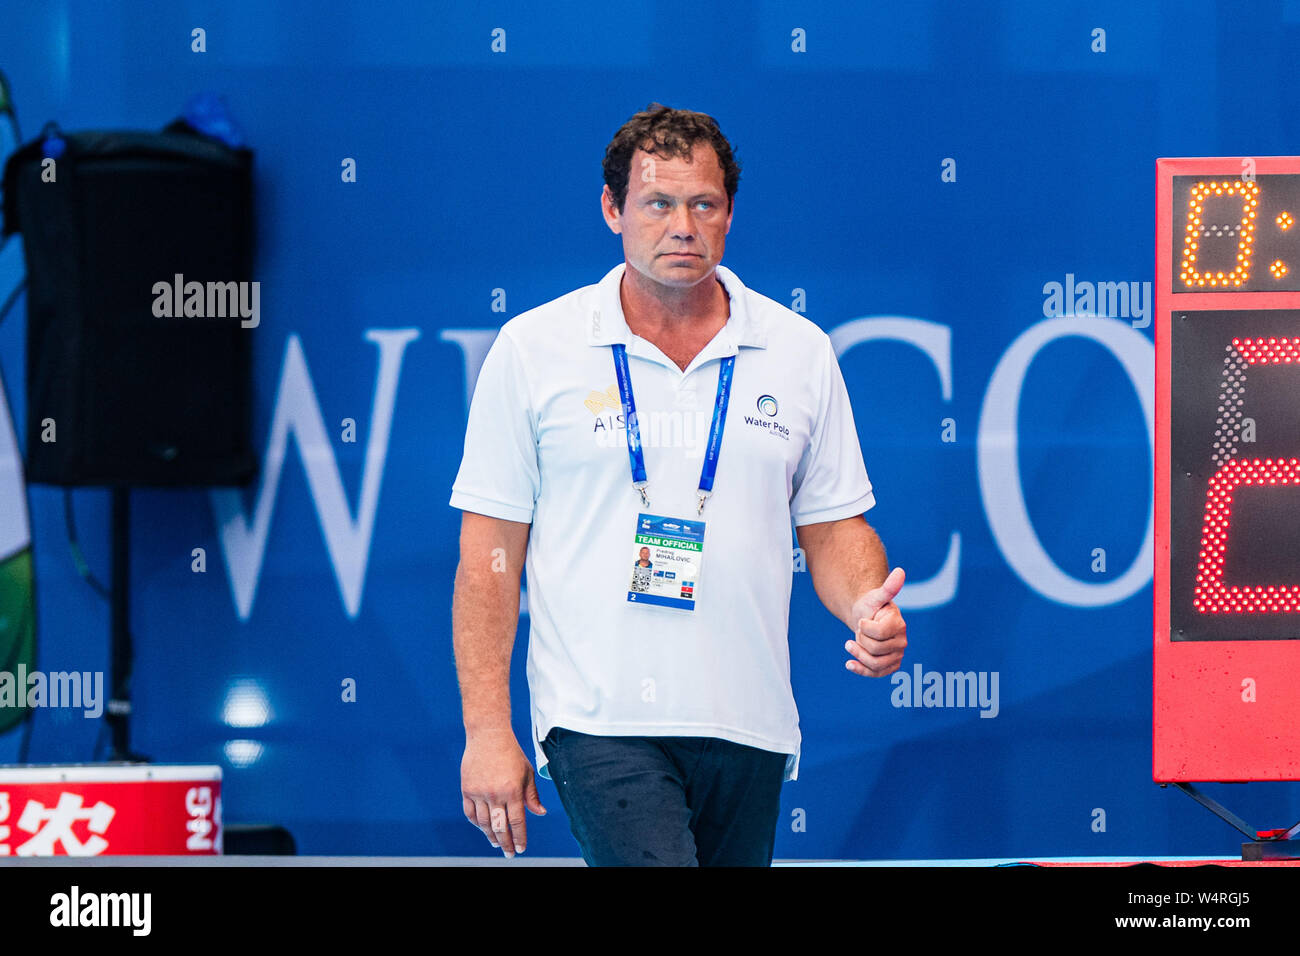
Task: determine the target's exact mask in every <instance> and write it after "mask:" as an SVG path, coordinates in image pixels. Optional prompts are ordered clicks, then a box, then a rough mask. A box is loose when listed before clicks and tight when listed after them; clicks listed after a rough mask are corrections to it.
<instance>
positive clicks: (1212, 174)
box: [1152, 156, 1300, 783]
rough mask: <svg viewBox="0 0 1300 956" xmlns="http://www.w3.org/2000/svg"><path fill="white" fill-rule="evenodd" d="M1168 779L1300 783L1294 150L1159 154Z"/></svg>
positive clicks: (1297, 167)
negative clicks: (1247, 154)
mask: <svg viewBox="0 0 1300 956" xmlns="http://www.w3.org/2000/svg"><path fill="white" fill-rule="evenodd" d="M1155 289H1156V326H1155V335H1156V423H1155V424H1156V449H1155V540H1156V565H1155V635H1154V638H1155V648H1154V660H1155V675H1154V677H1155V680H1154V694H1153V697H1154V708H1153V710H1154V714H1153V726H1152V750H1153V755H1152V776H1153V777H1154V779H1155V780H1156V781H1157V782H1161V783H1166V782H1170V783H1172V782H1188V781H1212V780H1221V781H1246V780H1297V779H1300V157H1291V156H1288V157H1260V158H1249V157H1247V158H1242V157H1231V158H1204V159H1160V160H1157V161H1156V274H1155Z"/></svg>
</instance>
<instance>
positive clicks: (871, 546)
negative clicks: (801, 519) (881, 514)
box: [797, 516, 889, 630]
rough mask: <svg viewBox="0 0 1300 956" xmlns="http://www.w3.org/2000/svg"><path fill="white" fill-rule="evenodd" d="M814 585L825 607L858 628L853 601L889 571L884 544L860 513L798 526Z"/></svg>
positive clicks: (852, 626) (853, 627) (877, 582)
mask: <svg viewBox="0 0 1300 956" xmlns="http://www.w3.org/2000/svg"><path fill="white" fill-rule="evenodd" d="M797 530H798V533H799V542H800V545H801V546H802V547H803V550H804V558H805V560H806V561H807V564H808V572H809V574H810V575H811V576H812V580H813V588H814V589H815V590H816V591H817V597H818V598H820V599H821V602H822V604H824V605H825V606H826V609H827V610H828V611H830V612H831V613H832V614H834V615H835V616H836V617H837V618H839V619H840V620H841V621H843V622H844V624H845V625H846V626H847V627H848V628H849V629H850V630H857V626H858V622H857V621H853V620H850V617H851V615H852V613H853V605H854V602H856V601H857V599H858V598H860V597H861V596H862V595H863V594H865V593H866V592H867V591H870V590H871V589H872V588H877V587H880V585H881V584H882V583H883V582H884V580H885V577H886V575H888V574H889V559H888V558H887V557H886V556H885V545H884V543H883V542H882V541H881V540H880V536H879V535H878V534H876V532H875V530H874V529H873V528H872V527H871V525H869V524H867V522H866V521H865V520H863V518H862V517H861V516H856V517H853V518H848V519H845V520H843V521H832V522H827V523H825V524H823V525H805V526H804V527H802V528H799V529H797Z"/></svg>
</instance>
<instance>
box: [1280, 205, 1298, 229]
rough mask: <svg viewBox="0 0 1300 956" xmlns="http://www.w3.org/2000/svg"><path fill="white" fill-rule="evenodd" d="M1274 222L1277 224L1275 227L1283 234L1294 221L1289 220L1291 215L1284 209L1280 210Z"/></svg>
mask: <svg viewBox="0 0 1300 956" xmlns="http://www.w3.org/2000/svg"><path fill="white" fill-rule="evenodd" d="M1275 222H1276V223H1277V227H1278V228H1279V229H1281V230H1282V231H1283V232H1286V231H1287V230H1288V229H1290V228H1291V227H1292V226H1293V225H1294V224H1295V220H1294V219H1292V218H1291V214H1290V213H1289V212H1287V211H1286V210H1285V209H1284V210H1282V212H1281V214H1280V215H1279V216H1278V217H1277V219H1276V220H1275Z"/></svg>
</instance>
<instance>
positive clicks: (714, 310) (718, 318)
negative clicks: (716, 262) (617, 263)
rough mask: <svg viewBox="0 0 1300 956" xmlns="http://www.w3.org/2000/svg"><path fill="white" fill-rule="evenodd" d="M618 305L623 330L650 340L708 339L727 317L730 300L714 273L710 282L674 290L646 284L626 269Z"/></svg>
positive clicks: (642, 279) (729, 310)
mask: <svg viewBox="0 0 1300 956" xmlns="http://www.w3.org/2000/svg"><path fill="white" fill-rule="evenodd" d="M619 302H620V304H621V305H622V306H623V318H624V320H625V321H626V322H627V327H628V328H629V329H631V330H632V332H633V333H634V334H635V335H639V336H641V337H642V338H647V339H651V340H654V339H655V338H656V337H658V336H661V335H663V336H669V337H673V338H676V337H681V336H693V335H696V334H708V335H712V334H713V333H715V332H717V330H718V329H719V328H721V327H722V325H724V324H725V323H726V321H727V317H728V316H729V315H730V314H731V299H730V298H729V297H728V296H727V290H726V288H725V287H724V286H723V285H722V280H720V279H719V278H718V276H717V273H716V272H715V273H714V274H713V277H712V281H705V282H700V283H697V284H696V285H693V286H691V287H690V288H689V289H678V288H674V287H672V286H664V285H660V284H659V283H656V282H650V281H649V280H648V279H646V278H645V277H644V276H642V275H641V274H640V273H639V272H637V271H636V270H635V269H631V268H627V269H624V271H623V280H622V281H621V282H620V283H619Z"/></svg>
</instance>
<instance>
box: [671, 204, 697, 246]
mask: <svg viewBox="0 0 1300 956" xmlns="http://www.w3.org/2000/svg"><path fill="white" fill-rule="evenodd" d="M669 225H670V226H671V227H672V233H673V238H674V239H693V238H695V220H694V218H692V216H691V209H690V206H678V207H677V209H676V210H675V211H674V212H673V217H672V219H671V220H670V222H669Z"/></svg>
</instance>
